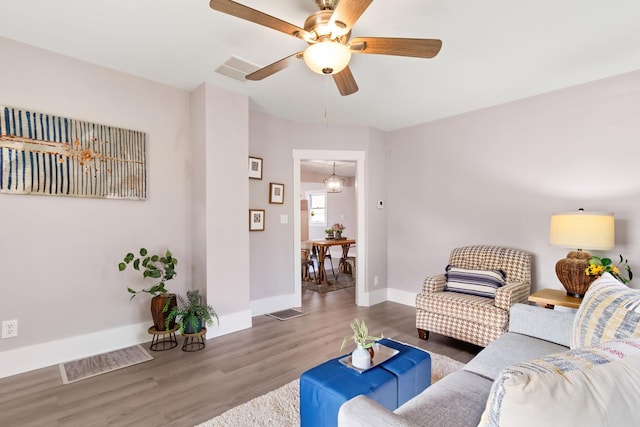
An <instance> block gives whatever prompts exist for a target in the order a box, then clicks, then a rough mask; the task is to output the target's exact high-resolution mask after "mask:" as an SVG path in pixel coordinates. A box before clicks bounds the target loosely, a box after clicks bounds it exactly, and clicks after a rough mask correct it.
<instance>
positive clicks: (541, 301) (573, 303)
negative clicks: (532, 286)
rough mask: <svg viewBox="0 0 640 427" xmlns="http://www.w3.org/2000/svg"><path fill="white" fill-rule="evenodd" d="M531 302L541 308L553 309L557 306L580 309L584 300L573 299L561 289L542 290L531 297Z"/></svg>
mask: <svg viewBox="0 0 640 427" xmlns="http://www.w3.org/2000/svg"><path fill="white" fill-rule="evenodd" d="M529 301H530V302H535V303H536V304H538V305H539V306H541V307H544V308H550V309H552V310H553V308H554V307H555V306H556V305H559V306H561V307H569V308H578V307H580V304H582V298H577V297H571V296H569V295H567V293H566V292H565V291H563V290H561V289H549V288H547V289H542V290H541V291H537V292H534V293H532V294H531V295H529Z"/></svg>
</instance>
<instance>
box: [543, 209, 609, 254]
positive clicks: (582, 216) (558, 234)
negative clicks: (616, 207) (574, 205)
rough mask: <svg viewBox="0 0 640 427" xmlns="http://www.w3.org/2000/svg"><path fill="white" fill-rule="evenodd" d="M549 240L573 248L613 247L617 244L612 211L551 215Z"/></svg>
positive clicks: (601, 248) (598, 248) (600, 248)
mask: <svg viewBox="0 0 640 427" xmlns="http://www.w3.org/2000/svg"><path fill="white" fill-rule="evenodd" d="M549 242H550V243H551V244H552V245H556V246H562V247H565V248H573V249H594V250H605V249H611V248H613V247H614V245H615V226H614V219H613V214H612V213H602V212H566V213H557V214H553V215H552V216H551V226H550V227H549Z"/></svg>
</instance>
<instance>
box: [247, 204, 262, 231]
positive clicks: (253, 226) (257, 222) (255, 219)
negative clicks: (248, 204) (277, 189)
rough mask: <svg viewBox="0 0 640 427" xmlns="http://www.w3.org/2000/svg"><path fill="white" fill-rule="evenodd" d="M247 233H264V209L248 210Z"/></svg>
mask: <svg viewBox="0 0 640 427" xmlns="http://www.w3.org/2000/svg"><path fill="white" fill-rule="evenodd" d="M249 231H264V209H249Z"/></svg>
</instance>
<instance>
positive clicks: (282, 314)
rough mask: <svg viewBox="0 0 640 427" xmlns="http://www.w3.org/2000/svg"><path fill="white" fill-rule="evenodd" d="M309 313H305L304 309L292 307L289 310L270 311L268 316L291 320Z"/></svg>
mask: <svg viewBox="0 0 640 427" xmlns="http://www.w3.org/2000/svg"><path fill="white" fill-rule="evenodd" d="M306 314H307V313H303V312H302V311H298V310H294V309H293V308H290V309H288V310H282V311H276V312H275V313H269V314H267V316H270V317H274V318H276V319H278V320H289V319H294V318H296V317H300V316H306Z"/></svg>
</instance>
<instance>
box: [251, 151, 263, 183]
mask: <svg viewBox="0 0 640 427" xmlns="http://www.w3.org/2000/svg"><path fill="white" fill-rule="evenodd" d="M249 178H251V179H262V159H261V158H260V157H251V156H249Z"/></svg>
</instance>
